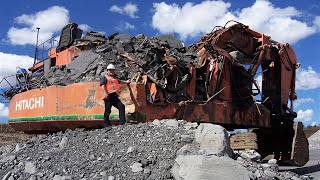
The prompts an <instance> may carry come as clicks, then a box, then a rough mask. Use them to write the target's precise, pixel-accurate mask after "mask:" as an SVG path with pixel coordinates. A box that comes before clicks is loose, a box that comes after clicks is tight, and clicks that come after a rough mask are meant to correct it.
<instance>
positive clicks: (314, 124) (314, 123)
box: [310, 122, 318, 127]
mask: <svg viewBox="0 0 320 180" xmlns="http://www.w3.org/2000/svg"><path fill="white" fill-rule="evenodd" d="M317 124H318V123H317V122H313V123H311V124H310V126H312V127H314V126H317Z"/></svg>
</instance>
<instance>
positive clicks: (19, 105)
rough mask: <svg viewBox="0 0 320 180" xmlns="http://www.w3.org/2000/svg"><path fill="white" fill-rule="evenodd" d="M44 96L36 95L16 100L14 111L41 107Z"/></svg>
mask: <svg viewBox="0 0 320 180" xmlns="http://www.w3.org/2000/svg"><path fill="white" fill-rule="evenodd" d="M43 105H44V97H43V96H41V97H36V98H30V99H23V100H20V101H17V102H16V111H20V110H25V109H36V108H43Z"/></svg>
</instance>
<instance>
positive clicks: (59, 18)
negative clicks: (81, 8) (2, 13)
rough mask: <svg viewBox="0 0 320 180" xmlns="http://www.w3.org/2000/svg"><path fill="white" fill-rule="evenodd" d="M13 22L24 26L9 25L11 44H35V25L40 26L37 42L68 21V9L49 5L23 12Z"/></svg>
mask: <svg viewBox="0 0 320 180" xmlns="http://www.w3.org/2000/svg"><path fill="white" fill-rule="evenodd" d="M15 23H17V24H19V25H20V26H24V27H21V28H20V27H11V28H10V29H9V31H8V32H7V36H8V40H9V42H10V43H11V44H13V45H28V44H29V45H35V43H36V37H37V29H36V28H37V27H40V33H39V43H41V42H44V41H46V40H47V39H49V38H51V37H52V36H53V35H54V33H58V32H60V31H61V29H62V27H63V26H65V25H67V24H68V23H69V11H68V10H67V9H66V8H64V7H60V6H53V7H49V8H48V9H46V10H44V11H39V12H37V13H34V14H23V15H21V16H18V17H16V18H15Z"/></svg>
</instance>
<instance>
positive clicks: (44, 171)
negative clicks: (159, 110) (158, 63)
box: [0, 120, 319, 180]
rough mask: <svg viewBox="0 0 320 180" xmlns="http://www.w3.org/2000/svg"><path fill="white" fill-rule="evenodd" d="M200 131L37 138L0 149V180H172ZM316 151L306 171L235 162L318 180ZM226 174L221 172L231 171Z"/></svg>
mask: <svg viewBox="0 0 320 180" xmlns="http://www.w3.org/2000/svg"><path fill="white" fill-rule="evenodd" d="M195 128H196V126H194V123H186V122H185V121H176V120H161V121H159V120H155V121H154V122H153V123H144V124H126V125H123V126H116V127H112V128H111V129H108V128H104V129H95V130H84V129H76V130H74V131H71V130H68V131H65V132H59V133H55V134H47V135H37V136H32V137H31V139H29V140H27V141H20V142H19V143H18V144H8V145H2V146H1V145H0V178H2V180H17V179H28V180H37V179H50V180H51V179H53V180H66V179H83V180H84V179H88V180H89V179H90V180H91V179H108V180H117V179H173V175H172V167H173V166H174V164H175V162H176V161H175V160H176V157H177V152H178V150H179V149H180V148H182V147H183V146H185V145H187V144H190V143H191V144H193V145H196V146H197V145H198V144H197V143H196V142H195V135H194V134H195V131H197V129H195ZM208 138H209V139H210V137H208ZM317 150H318V149H317ZM317 150H316V151H312V150H311V151H310V153H313V154H311V155H310V158H311V160H310V162H309V163H308V164H307V165H306V166H305V167H302V168H297V167H296V168H294V167H292V168H279V167H278V165H277V164H276V160H270V161H269V162H267V163H261V162H260V160H259V159H260V155H259V154H257V153H255V152H254V151H247V152H245V153H241V152H234V154H233V159H234V161H233V162H237V163H239V164H240V165H242V166H243V167H245V168H246V169H247V172H248V174H249V177H250V179H261V180H265V179H288V180H289V179H290V180H293V179H294V180H299V179H305V180H307V179H319V177H318V172H319V169H318V168H319V158H318V157H319V153H317V152H318V151H317ZM199 152H200V151H199ZM315 152H316V153H317V154H315ZM231 160H232V159H231ZM212 168H214V167H212ZM209 169H210V168H209ZM279 169H280V171H279ZM200 171H201V170H200ZM225 171H226V172H219V173H228V171H229V170H228V169H227V170H225ZM208 173H209V172H208ZM212 177H214V174H213V175H212Z"/></svg>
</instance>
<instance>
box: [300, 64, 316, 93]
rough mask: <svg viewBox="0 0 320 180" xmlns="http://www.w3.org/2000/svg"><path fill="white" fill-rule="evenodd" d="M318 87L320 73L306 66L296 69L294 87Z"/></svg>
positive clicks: (305, 88)
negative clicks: (305, 67)
mask: <svg viewBox="0 0 320 180" xmlns="http://www.w3.org/2000/svg"><path fill="white" fill-rule="evenodd" d="M317 88H320V73H318V72H316V71H315V70H313V69H312V67H310V66H309V67H308V68H307V69H304V68H299V69H297V76H296V89H297V90H309V89H317Z"/></svg>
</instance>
